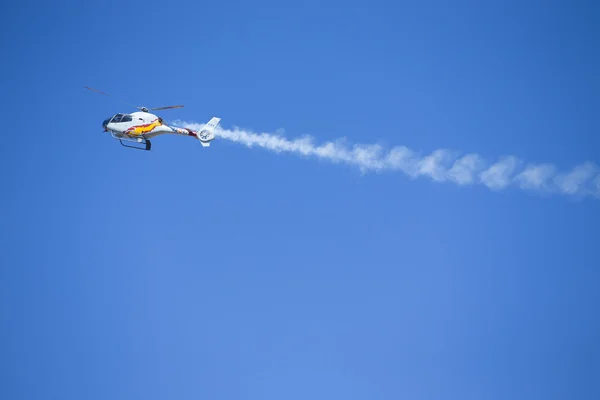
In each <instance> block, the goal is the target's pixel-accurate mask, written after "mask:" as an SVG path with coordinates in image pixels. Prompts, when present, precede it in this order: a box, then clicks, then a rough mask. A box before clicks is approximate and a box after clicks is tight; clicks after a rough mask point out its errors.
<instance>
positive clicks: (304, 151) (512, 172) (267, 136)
mask: <svg viewBox="0 0 600 400" xmlns="http://www.w3.org/2000/svg"><path fill="white" fill-rule="evenodd" d="M178 125H180V126H185V127H187V128H190V129H194V130H200V129H202V127H203V126H204V124H197V123H188V122H181V121H178ZM215 135H216V136H217V137H218V138H221V139H226V140H230V141H232V142H236V143H239V144H242V145H244V146H247V147H249V148H253V147H260V148H263V149H266V150H270V151H273V152H276V153H291V154H298V155H302V156H306V157H316V158H319V159H322V160H327V161H329V162H332V163H336V164H337V163H345V164H349V165H352V166H355V167H358V168H359V169H360V171H361V172H362V173H367V172H385V171H389V172H402V173H404V174H405V175H407V176H408V177H410V178H412V179H415V178H418V177H426V178H429V179H431V180H433V181H435V182H451V183H455V184H457V185H460V186H468V185H477V184H481V185H484V186H487V187H488V188H489V189H490V190H494V191H498V190H503V189H507V188H509V187H511V186H512V187H516V188H520V189H523V190H527V191H532V192H538V193H545V194H563V195H569V196H574V197H585V196H592V197H594V198H596V199H600V168H599V167H598V166H597V165H595V164H593V163H591V162H587V163H584V164H581V165H578V166H575V167H574V168H573V169H572V170H570V171H564V172H561V171H559V170H558V168H557V167H556V166H554V165H552V164H548V163H543V164H527V165H525V163H524V162H523V161H522V160H520V159H518V158H517V157H515V156H506V157H502V158H499V159H498V160H494V161H493V162H489V161H486V160H485V159H483V158H482V157H481V156H480V155H478V154H475V153H471V154H465V155H459V154H458V153H457V152H454V151H450V150H447V149H438V150H435V151H433V152H432V153H431V154H428V155H421V154H419V153H418V152H415V151H413V150H411V149H409V148H407V147H405V146H396V147H393V148H391V149H389V150H386V149H384V148H383V147H382V146H380V145H378V144H353V145H348V144H347V143H346V141H345V140H342V139H340V140H337V141H334V142H326V143H323V144H320V145H319V144H316V143H315V142H314V140H313V138H311V137H301V138H297V139H288V138H285V137H284V136H282V134H281V133H279V132H276V133H255V132H251V131H248V130H244V129H240V128H237V127H234V128H233V129H231V130H230V129H223V128H222V127H221V126H219V127H217V129H216V131H215Z"/></svg>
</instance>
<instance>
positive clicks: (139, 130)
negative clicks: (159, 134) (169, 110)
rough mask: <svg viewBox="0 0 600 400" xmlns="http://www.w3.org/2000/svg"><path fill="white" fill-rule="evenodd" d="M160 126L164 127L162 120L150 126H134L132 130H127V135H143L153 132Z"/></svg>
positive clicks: (157, 120)
mask: <svg viewBox="0 0 600 400" xmlns="http://www.w3.org/2000/svg"><path fill="white" fill-rule="evenodd" d="M159 126H162V122H161V120H160V119H155V120H154V121H152V122H151V123H149V124H145V125H137V126H132V127H131V128H129V129H127V133H128V134H130V135H143V134H144V133H150V132H152V131H153V130H154V129H156V128H158V127H159Z"/></svg>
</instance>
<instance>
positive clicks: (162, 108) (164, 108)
mask: <svg viewBox="0 0 600 400" xmlns="http://www.w3.org/2000/svg"><path fill="white" fill-rule="evenodd" d="M182 107H183V106H181V105H179V106H166V107H157V108H151V110H167V109H169V108H182Z"/></svg>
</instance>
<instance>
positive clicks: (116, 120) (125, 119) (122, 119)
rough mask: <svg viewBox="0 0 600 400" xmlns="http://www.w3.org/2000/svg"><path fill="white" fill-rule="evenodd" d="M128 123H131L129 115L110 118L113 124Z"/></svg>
mask: <svg viewBox="0 0 600 400" xmlns="http://www.w3.org/2000/svg"><path fill="white" fill-rule="evenodd" d="M130 121H131V115H129V114H115V116H114V117H112V120H111V121H110V122H111V123H113V124H115V123H119V122H130Z"/></svg>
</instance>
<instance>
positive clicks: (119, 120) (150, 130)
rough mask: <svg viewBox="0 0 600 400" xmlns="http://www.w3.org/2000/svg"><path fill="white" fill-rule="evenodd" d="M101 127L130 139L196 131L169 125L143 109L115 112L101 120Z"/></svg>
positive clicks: (191, 133)
mask: <svg viewBox="0 0 600 400" xmlns="http://www.w3.org/2000/svg"><path fill="white" fill-rule="evenodd" d="M102 128H104V131H105V132H110V133H111V134H112V135H113V136H116V137H119V138H130V139H135V138H143V139H151V138H153V137H155V136H158V135H164V134H176V135H185V136H196V133H195V132H194V131H192V130H189V129H184V128H177V127H171V126H169V125H167V124H165V123H164V121H163V120H162V118H160V117H159V116H157V115H154V114H152V113H149V112H143V111H139V112H134V113H131V114H121V113H119V114H115V115H113V116H112V117H110V118H107V119H105V120H104V122H102Z"/></svg>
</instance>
